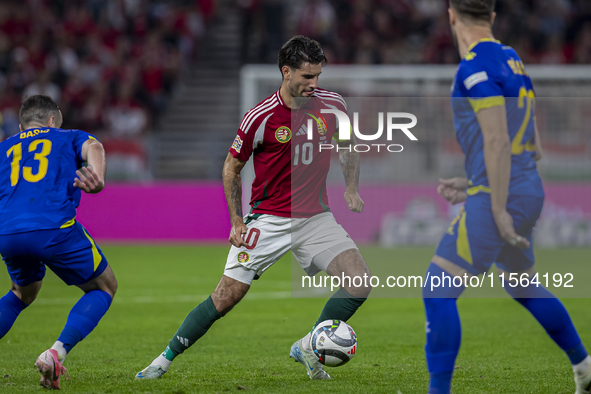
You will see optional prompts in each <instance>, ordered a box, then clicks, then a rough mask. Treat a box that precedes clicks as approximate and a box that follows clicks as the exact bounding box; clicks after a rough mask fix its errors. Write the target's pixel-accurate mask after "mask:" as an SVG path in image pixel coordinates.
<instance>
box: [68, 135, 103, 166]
mask: <svg viewBox="0 0 591 394" xmlns="http://www.w3.org/2000/svg"><path fill="white" fill-rule="evenodd" d="M72 132H73V133H74V150H75V151H76V158H77V159H78V160H79V161H80V162H82V161H84V160H83V159H82V145H84V143H85V142H86V141H88V140H96V141H98V139H97V138H96V137H95V136H94V135H92V134H90V133H87V132H86V131H82V130H72Z"/></svg>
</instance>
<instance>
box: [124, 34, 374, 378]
mask: <svg viewBox="0 0 591 394" xmlns="http://www.w3.org/2000/svg"><path fill="white" fill-rule="evenodd" d="M326 62H327V59H326V57H325V56H324V53H323V52H322V48H321V47H320V45H319V44H318V42H316V41H314V40H311V39H309V38H307V37H303V36H296V37H293V38H292V39H290V40H289V41H288V42H287V43H285V44H284V45H283V47H282V48H281V50H280V52H279V57H278V66H279V70H280V71H281V76H282V79H283V82H282V84H281V88H280V89H279V90H278V91H277V92H275V93H273V95H271V96H270V97H268V98H267V99H265V100H263V101H262V102H261V103H260V104H259V105H257V106H256V107H254V108H253V109H252V110H250V111H249V112H248V113H246V115H244V118H243V120H242V122H241V123H240V127H239V129H238V135H237V136H236V139H235V140H234V142H233V144H232V146H231V148H230V151H229V154H228V157H227V158H226V162H225V163H224V168H223V174H222V177H223V183H224V190H225V193H226V199H227V202H228V210H229V212H230V219H231V223H232V229H231V231H230V237H229V241H230V243H231V244H232V247H231V249H230V252H229V253H228V259H227V262H226V267H225V270H224V274H223V276H222V278H221V280H220V282H219V284H218V285H217V287H216V289H215V290H214V292H213V294H212V295H211V296H210V297H209V298H207V300H205V301H203V302H202V303H201V304H199V305H198V306H197V307H196V308H195V309H193V310H192V311H191V312H190V313H189V314H188V316H187V317H186V319H185V321H184V322H183V323H182V324H181V326H180V327H179V329H178V331H177V332H176V333H175V335H174V336H173V338H172V339H171V340H170V342H169V345H168V347H167V348H166V349H165V350H164V352H163V353H162V354H161V355H159V356H158V357H156V359H154V361H152V363H151V364H150V365H149V366H148V367H147V368H145V369H144V370H142V371H141V372H139V373H138V374H137V375H136V378H139V379H157V378H160V377H161V376H162V375H163V374H164V373H166V371H168V368H169V367H170V364H171V362H172V360H173V359H174V358H175V357H176V356H178V355H179V354H181V353H183V352H184V351H185V350H186V349H187V348H189V347H190V346H192V345H193V344H194V343H195V342H196V341H197V340H198V339H199V338H201V337H202V336H203V335H204V334H205V333H206V332H207V330H209V328H210V327H211V325H212V324H213V323H214V322H215V321H216V320H217V319H219V318H221V317H222V316H224V315H225V314H226V313H228V312H229V311H230V310H231V309H232V308H233V307H234V306H235V305H236V304H238V302H240V300H241V299H242V298H243V297H244V296H245V295H246V293H247V292H248V290H249V289H250V285H251V283H252V281H253V280H254V279H258V278H259V277H260V276H261V275H262V274H263V272H264V271H265V270H266V269H267V268H269V267H270V266H272V265H273V264H274V263H275V262H276V261H277V260H279V259H280V258H281V257H282V256H283V255H284V254H285V253H287V252H288V251H290V250H291V251H292V253H293V254H294V256H295V258H296V260H297V261H298V262H299V264H300V265H301V266H302V268H303V269H304V270H305V271H306V272H307V273H308V274H309V275H313V274H315V273H317V272H319V271H325V272H327V273H328V274H329V275H331V276H338V277H341V276H342V275H343V274H344V275H346V276H349V277H352V278H353V277H355V276H360V277H363V276H364V275H368V276H369V275H370V272H369V269H368V267H367V265H366V263H365V261H364V260H363V258H362V257H361V254H360V253H359V250H358V249H357V246H356V245H355V243H354V242H353V241H352V240H351V238H350V237H349V236H348V234H347V233H346V232H345V230H344V229H343V228H342V227H341V226H340V225H339V224H337V222H336V221H335V219H334V216H333V215H332V213H331V212H330V209H329V208H328V197H327V194H326V176H327V173H328V170H329V166H330V151H329V150H326V149H324V150H320V149H316V148H315V147H318V146H320V145H321V144H323V143H328V142H330V141H331V138H332V137H333V135H335V132H336V124H335V123H336V119H332V120H331V121H330V122H328V121H326V120H325V118H323V117H316V116H314V114H320V113H321V110H322V109H323V108H326V109H329V108H330V109H338V110H340V111H346V105H345V102H344V100H343V99H342V97H341V96H340V95H338V94H336V93H333V92H329V91H327V90H324V89H320V88H318V77H319V75H320V73H321V72H322V66H324V65H325V64H326ZM294 98H300V99H298V100H294ZM311 118H314V119H315V120H316V122H315V123H316V125H317V126H318V128H317V130H316V127H314V132H313V133H307V132H306V133H298V132H297V131H298V130H300V124H301V125H302V127H304V126H305V125H307V124H309V123H308V120H309V119H311ZM321 118H322V119H321ZM328 118H329V117H327V119H328ZM332 118H334V117H332ZM294 124H295V126H294ZM295 127H298V128H297V129H295ZM292 129H294V132H293V133H292ZM337 143H338V144H339V147H340V148H349V149H341V150H340V151H339V158H340V162H341V168H342V170H343V173H344V176H345V183H346V192H345V195H344V198H345V200H346V202H347V204H348V206H349V209H350V210H351V211H353V212H361V211H362V210H363V206H364V203H363V200H362V199H361V197H360V196H359V193H358V182H359V156H358V153H356V152H355V151H354V150H352V149H350V147H351V143H352V141H351V140H347V141H341V142H338V141H337ZM307 144H308V145H307ZM306 148H307V149H306ZM304 152H305V154H304ZM251 156H252V158H253V164H254V169H255V175H256V178H255V180H254V182H253V184H252V199H251V202H250V204H251V206H252V210H251V212H250V214H249V215H247V216H246V217H245V218H243V215H242V181H241V178H240V172H241V170H242V168H243V167H244V165H245V164H246V162H247V161H248V159H249V158H250V157H251ZM345 282H346V281H345ZM369 292H370V287H369V285H367V286H361V287H355V286H354V284H353V283H345V284H344V286H343V287H342V288H341V289H339V290H338V291H337V292H336V293H335V294H334V295H333V296H332V297H331V298H330V299H329V300H328V302H327V303H326V305H325V307H324V309H323V310H322V312H321V314H320V317H319V318H318V320H317V322H316V324H318V323H320V322H322V321H324V320H328V319H338V320H343V321H347V320H349V318H350V317H351V316H352V315H353V314H354V313H355V311H356V310H357V309H358V308H359V307H360V306H361V305H362V304H363V302H364V301H365V299H366V298H367V296H368V295H369ZM290 357H292V358H294V359H295V360H296V361H298V362H300V363H301V364H302V365H303V366H304V367H305V368H306V372H307V374H308V376H309V377H310V379H329V378H330V376H329V375H328V374H327V373H326V372H325V371H324V369H323V368H322V365H321V364H320V362H319V361H318V358H317V357H316V356H315V355H314V353H313V352H312V349H311V345H310V333H308V334H307V335H305V336H304V337H303V338H302V339H300V340H298V341H296V342H295V343H294V344H293V346H292V347H291V351H290Z"/></svg>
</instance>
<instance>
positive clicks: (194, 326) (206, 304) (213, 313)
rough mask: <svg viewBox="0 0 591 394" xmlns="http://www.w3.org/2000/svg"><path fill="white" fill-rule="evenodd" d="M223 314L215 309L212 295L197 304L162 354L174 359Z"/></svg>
mask: <svg viewBox="0 0 591 394" xmlns="http://www.w3.org/2000/svg"><path fill="white" fill-rule="evenodd" d="M220 317H222V315H220V313H219V312H218V311H217V309H215V306H214V305H213V301H212V300H211V296H209V297H208V298H207V299H206V300H205V301H203V302H202V303H201V304H199V305H197V306H196V307H195V309H193V310H192V311H191V312H189V314H188V315H187V317H186V318H185V321H183V324H181V326H180V327H179V329H178V330H177V332H176V334H174V336H173V337H172V339H171V340H170V343H169V344H168V347H167V348H166V350H165V351H164V353H162V355H163V356H164V357H165V358H166V359H168V360H170V361H172V360H173V359H174V358H175V357H176V356H178V355H179V354H181V353H182V352H184V351H185V350H187V349H188V348H189V347H191V346H192V345H193V344H194V343H195V342H197V340H198V339H199V338H201V337H202V336H203V335H205V333H206V332H207V330H209V328H210V327H211V325H212V324H213V323H214V322H215V321H216V320H217V319H219V318H220Z"/></svg>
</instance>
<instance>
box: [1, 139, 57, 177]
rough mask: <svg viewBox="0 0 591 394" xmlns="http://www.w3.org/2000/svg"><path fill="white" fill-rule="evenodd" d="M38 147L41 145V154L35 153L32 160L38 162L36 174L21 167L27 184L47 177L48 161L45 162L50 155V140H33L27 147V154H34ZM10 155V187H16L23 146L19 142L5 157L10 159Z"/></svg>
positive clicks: (29, 169)
mask: <svg viewBox="0 0 591 394" xmlns="http://www.w3.org/2000/svg"><path fill="white" fill-rule="evenodd" d="M39 145H43V146H42V147H41V152H39V153H35V156H34V157H33V159H35V160H37V161H38V162H39V170H38V171H37V173H36V174H33V169H32V168H31V167H28V166H25V167H23V178H24V179H25V181H27V182H32V183H35V182H39V181H40V180H41V179H43V178H45V175H47V168H48V167H49V160H47V155H49V154H50V153H51V141H50V140H35V141H33V142H31V144H30V145H29V153H31V152H35V151H36V150H37V147H38V146H39ZM10 155H12V163H10V186H16V184H17V183H18V178H19V175H20V169H21V168H20V161H21V159H22V158H23V144H22V142H19V143H18V144H16V145H14V146H13V147H12V148H10V149H9V150H8V151H7V152H6V157H10Z"/></svg>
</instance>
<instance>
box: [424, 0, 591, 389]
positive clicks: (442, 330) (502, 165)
mask: <svg viewBox="0 0 591 394" xmlns="http://www.w3.org/2000/svg"><path fill="white" fill-rule="evenodd" d="M494 5H495V0H450V9H449V20H450V24H451V28H452V31H453V36H454V39H455V42H456V46H457V48H458V50H459V52H460V56H461V57H462V61H461V63H460V65H459V67H458V70H457V74H456V77H455V80H454V83H453V86H452V109H453V112H454V123H455V128H456V137H457V140H458V142H459V143H460V145H461V147H462V150H463V152H464V154H465V155H466V165H465V168H466V176H467V178H454V179H448V180H441V181H440V182H441V184H440V185H439V187H438V191H439V193H440V194H441V195H442V196H443V197H445V198H446V199H447V200H448V201H450V202H452V203H458V202H463V201H465V205H464V207H463V209H462V211H461V213H460V214H459V216H458V217H457V218H456V219H455V220H454V221H453V222H452V224H451V226H450V227H449V229H448V230H447V232H446V234H445V235H444V236H443V239H442V240H441V242H440V244H439V246H438V248H437V250H436V252H435V256H434V257H433V259H432V261H431V264H430V266H429V269H428V274H429V275H430V276H431V277H433V276H438V277H440V278H441V277H442V275H447V276H448V277H449V278H451V277H453V276H464V275H465V274H467V275H479V274H483V273H486V272H487V271H488V270H489V269H490V267H491V265H492V263H493V262H496V265H497V268H498V271H499V275H505V274H507V273H518V276H519V277H521V274H522V273H527V274H529V277H530V278H532V277H533V276H534V274H535V270H534V254H533V249H532V229H533V227H534V225H535V223H536V221H537V219H538V217H539V216H540V213H541V211H542V205H543V202H544V191H543V188H542V182H541V180H540V177H539V175H538V172H537V169H536V160H539V159H540V158H541V155H542V150H541V145H540V139H539V136H538V132H537V128H536V125H535V94H534V90H533V87H532V83H531V80H530V78H529V76H528V75H527V73H526V72H525V70H524V67H523V63H522V62H521V60H520V59H519V56H518V55H517V53H516V52H515V51H514V50H513V49H512V48H510V47H507V46H504V45H503V44H501V43H500V42H498V41H496V40H495V39H494V38H493V35H492V24H493V22H494V17H495V13H494V12H493V10H494ZM506 283H508V278H505V284H506ZM463 290H464V287H463V286H462V287H453V285H452V284H451V283H449V282H448V283H446V286H443V287H440V288H435V289H434V290H431V289H430V288H429V287H426V288H424V289H423V299H424V304H425V310H426V314H427V323H426V333H427V344H426V346H425V352H426V357H427V366H428V369H429V374H430V380H429V393H430V394H445V393H449V392H450V387H451V379H452V374H453V371H454V363H455V359H456V356H457V354H458V351H459V349H460V340H461V325H460V318H459V314H458V309H457V305H456V299H457V298H458V297H459V296H460V294H461V293H462V291H463ZM505 290H506V291H507V292H508V293H509V294H510V295H511V296H512V297H513V298H514V299H515V300H516V301H517V302H519V303H520V304H521V305H523V306H524V307H525V308H526V309H527V310H528V311H529V312H530V313H531V314H532V315H533V316H534V317H535V318H536V319H537V320H538V322H539V323H540V324H541V325H542V326H543V327H544V329H545V330H546V332H547V333H548V335H549V336H550V337H551V338H552V339H553V340H554V341H555V342H556V344H557V345H558V346H559V347H560V348H561V349H562V350H563V351H564V352H565V353H566V355H567V356H568V358H569V359H570V362H571V363H572V365H573V369H574V372H575V382H576V394H584V393H590V392H591V357H589V355H588V354H587V351H586V350H585V347H584V346H583V344H582V342H581V339H580V337H579V335H578V334H577V331H576V330H575V327H574V326H573V323H572V321H571V319H570V317H569V315H568V312H567V311H566V309H565V308H564V306H563V305H562V303H561V302H560V301H559V300H558V299H557V298H556V297H554V295H552V294H551V293H550V292H549V291H548V290H546V289H545V288H544V287H542V286H539V285H538V284H536V283H532V282H530V283H529V285H527V286H522V285H521V284H520V285H518V287H515V288H512V287H510V286H505Z"/></svg>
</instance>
